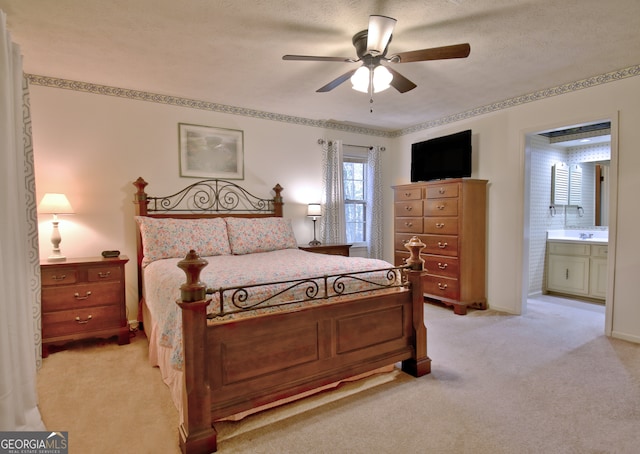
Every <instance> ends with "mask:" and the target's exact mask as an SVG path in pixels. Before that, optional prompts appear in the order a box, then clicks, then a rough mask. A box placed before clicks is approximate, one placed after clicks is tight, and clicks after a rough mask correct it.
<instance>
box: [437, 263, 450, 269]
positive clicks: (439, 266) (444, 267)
mask: <svg viewBox="0 0 640 454" xmlns="http://www.w3.org/2000/svg"><path fill="white" fill-rule="evenodd" d="M447 266H449V265H447V264H446V263H441V262H438V268H440V269H441V270H446V269H447Z"/></svg>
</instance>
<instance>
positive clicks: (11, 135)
mask: <svg viewBox="0 0 640 454" xmlns="http://www.w3.org/2000/svg"><path fill="white" fill-rule="evenodd" d="M23 84H24V75H23V72H22V56H21V55H20V48H19V46H18V45H16V44H14V43H13V42H12V41H11V36H10V34H9V32H8V31H7V29H6V16H5V14H4V13H3V12H2V11H0V184H1V185H2V190H1V191H0V212H2V228H0V288H1V289H2V297H1V298H0V431H11V430H29V431H36V430H44V424H43V423H42V419H41V417H40V412H39V410H38V406H37V403H38V402H37V401H38V399H37V392H36V362H37V361H39V357H40V347H39V339H40V334H39V333H38V332H39V326H40V324H39V318H40V315H39V313H40V309H39V301H38V294H39V288H40V285H39V275H38V270H37V268H38V265H37V263H38V255H39V254H38V246H37V245H38V237H37V219H36V209H35V206H36V204H35V200H34V196H35V194H34V190H33V189H34V178H33V175H34V172H33V153H32V150H31V133H30V130H31V123H30V120H29V109H28V105H29V103H28V95H26V96H25V92H24V85H23ZM25 106H26V108H25ZM36 326H37V329H36V328H35V327H36ZM34 339H35V342H34Z"/></svg>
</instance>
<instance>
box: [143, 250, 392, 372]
mask: <svg viewBox="0 0 640 454" xmlns="http://www.w3.org/2000/svg"><path fill="white" fill-rule="evenodd" d="M204 258H205V259H206V260H207V261H208V262H209V264H208V265H207V266H206V267H205V268H204V270H203V271H202V274H201V275H200V279H201V281H202V282H204V283H206V285H207V287H209V288H213V289H220V288H227V287H239V286H249V285H253V284H263V283H272V282H280V281H287V280H295V279H306V278H312V277H313V278H315V277H318V276H325V275H335V274H344V273H354V272H357V271H367V270H379V269H389V268H392V265H391V264H390V263H388V262H385V261H382V260H376V259H367V258H359V257H342V256H335V255H324V254H316V253H312V252H306V251H302V250H299V249H281V250H277V251H271V252H261V253H254V254H246V255H224V256H215V257H204ZM180 260H181V259H179V258H170V259H163V260H157V261H155V262H152V263H150V264H149V265H147V266H146V267H145V268H144V279H143V281H144V295H145V301H146V304H147V307H148V309H149V311H150V312H151V315H152V317H153V319H154V320H155V322H156V323H157V326H158V327H159V330H160V331H159V332H160V335H159V342H160V344H161V345H162V346H164V347H168V348H170V349H171V351H172V360H171V362H172V366H173V367H175V368H177V369H180V370H181V369H182V363H183V359H182V329H181V324H182V320H181V310H180V308H179V307H178V305H177V304H176V303H175V302H176V300H177V299H178V298H179V296H180V286H181V285H182V284H183V283H184V282H185V274H184V272H183V271H182V270H181V269H180V268H178V266H177V263H178V262H179V261H180ZM387 276H388V273H385V272H378V273H371V274H367V275H364V276H362V277H366V279H367V280H370V281H376V282H379V283H381V284H385V283H387V282H388V281H387ZM314 282H318V283H319V284H320V291H321V292H322V294H324V288H323V285H324V283H323V279H318V280H316V281H314ZM344 284H345V285H346V292H347V293H349V292H354V291H364V290H367V289H372V285H371V284H368V283H366V282H363V281H360V280H358V279H355V280H354V279H349V280H347V281H345V282H344ZM288 286H290V285H287V284H278V285H267V286H260V287H255V288H249V289H248V300H247V301H246V302H244V303H243V305H244V306H251V305H252V304H255V302H256V301H258V302H260V301H262V300H264V299H265V298H267V297H268V295H270V294H277V293H279V292H282V290H283V289H284V288H286V287H288ZM307 288H308V286H302V287H297V288H296V289H294V290H293V291H288V292H284V293H283V294H282V295H279V296H277V297H276V298H273V299H270V300H269V301H268V303H264V304H261V305H260V306H259V308H258V309H254V310H253V311H242V312H236V313H232V314H230V315H225V316H223V317H217V318H214V319H213V320H212V321H210V323H216V322H221V321H226V320H229V319H237V318H241V317H247V316H252V315H255V314H256V313H265V312H273V311H282V310H289V309H291V305H289V306H278V307H274V306H273V305H274V304H277V303H282V302H283V301H287V300H290V299H291V298H293V299H294V300H296V301H297V300H302V299H305V294H304V292H305V291H306V289H307ZM329 288H331V282H329ZM228 293H230V292H226V293H225V296H224V300H225V307H224V310H225V313H226V312H227V311H230V310H231V311H233V310H235V309H236V308H235V307H234V306H232V304H231V298H230V297H229V296H228ZM333 294H335V293H333V292H332V291H331V290H330V291H329V295H333ZM320 296H322V295H320ZM211 299H212V303H211V304H210V305H209V307H208V312H210V313H212V312H213V313H218V312H219V311H220V301H219V294H218V293H215V294H213V295H211ZM324 301H326V300H323V299H319V300H313V301H307V302H300V303H295V306H296V307H300V306H306V305H309V304H318V303H322V302H324Z"/></svg>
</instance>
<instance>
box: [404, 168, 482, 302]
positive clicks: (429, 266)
mask: <svg viewBox="0 0 640 454" xmlns="http://www.w3.org/2000/svg"><path fill="white" fill-rule="evenodd" d="M486 188H487V181H486V180H476V179H466V178H465V179H450V180H443V181H437V182H428V183H413V184H408V185H400V186H394V191H395V195H394V216H395V220H394V222H395V229H394V250H395V253H394V261H395V264H396V265H402V264H404V261H405V260H406V259H407V258H408V257H409V253H408V251H407V250H406V249H405V247H404V244H405V243H406V242H407V241H409V239H410V238H411V237H412V236H414V235H415V236H418V237H419V238H420V239H421V240H422V242H423V243H424V244H425V246H426V247H425V248H424V249H423V250H422V255H421V256H422V259H423V260H424V261H425V270H426V271H427V275H426V277H425V281H424V287H425V297H426V298H429V299H435V300H438V301H441V302H443V303H445V304H447V305H450V306H453V309H454V312H455V313H456V314H461V315H462V314H466V312H467V307H468V306H471V307H474V308H478V309H486V307H487V298H486V284H485V280H486V246H485V245H486V190H487V189H486Z"/></svg>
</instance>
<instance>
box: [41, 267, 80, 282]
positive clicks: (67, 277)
mask: <svg viewBox="0 0 640 454" xmlns="http://www.w3.org/2000/svg"><path fill="white" fill-rule="evenodd" d="M41 275H42V276H41V279H42V285H43V286H46V285H66V284H75V283H76V282H78V270H76V269H73V268H43V269H42V273H41Z"/></svg>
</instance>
